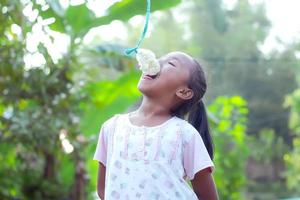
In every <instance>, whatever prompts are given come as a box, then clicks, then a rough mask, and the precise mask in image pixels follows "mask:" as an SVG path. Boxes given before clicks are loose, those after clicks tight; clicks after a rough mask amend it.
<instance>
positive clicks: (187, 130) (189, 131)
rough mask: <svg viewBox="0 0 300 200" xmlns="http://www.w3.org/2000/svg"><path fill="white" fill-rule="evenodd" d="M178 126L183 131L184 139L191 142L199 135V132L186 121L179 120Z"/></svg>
mask: <svg viewBox="0 0 300 200" xmlns="http://www.w3.org/2000/svg"><path fill="white" fill-rule="evenodd" d="M177 124H178V126H179V128H180V130H181V133H182V136H183V139H185V140H190V139H192V138H195V136H197V135H199V132H198V130H197V129H196V128H195V127H194V126H193V125H192V124H191V123H189V122H188V121H186V120H185V119H181V118H177Z"/></svg>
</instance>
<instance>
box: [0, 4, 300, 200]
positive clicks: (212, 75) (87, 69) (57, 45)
mask: <svg viewBox="0 0 300 200" xmlns="http://www.w3.org/2000/svg"><path fill="white" fill-rule="evenodd" d="M299 8H300V2H299V1H295V0H285V1H283V0H268V1H267V0H248V1H247V0H223V1H222V0H181V1H180V0H163V1H162V0H152V11H153V13H152V15H151V21H150V30H149V32H148V33H147V37H146V39H145V42H144V43H143V44H142V48H149V49H151V50H153V51H154V52H156V54H157V56H162V55H164V54H166V53H168V52H170V51H175V50H177V51H184V52H186V53H188V54H190V55H192V56H193V57H195V58H197V59H198V60H199V61H200V62H201V63H202V65H203V67H204V69H205V71H206V74H207V79H208V91H207V93H206V95H205V97H204V102H205V104H206V107H207V110H208V115H209V119H210V125H211V132H212V135H213V138H214V143H215V150H216V156H215V159H214V163H215V165H216V170H215V172H214V178H215V181H216V184H217V187H218V192H219V195H220V199H222V200H273V199H287V198H292V197H294V198H295V197H299V196H300V89H299V86H300V21H299V19H300V12H299ZM145 11H146V1H145V0H144V1H142V0H122V1H115V0H114V1H113V0H88V1H78V0H76V1H72V0H70V1H68V0H32V1H30V0H20V1H19V0H0V13H1V14H0V93H1V95H0V163H1V164H0V199H1V200H6V199H20V200H21V199H30V200H36V199H43V200H48V199H49V200H50V199H55V200H56V199H57V200H61V199H64V200H68V199H70V200H71V199H72V200H83V199H96V198H97V197H96V193H95V191H96V178H97V167H98V163H97V162H96V161H93V160H92V157H93V154H94V151H95V148H96V143H97V138H98V133H99V130H100V127H101V124H102V123H103V122H104V121H105V120H107V119H108V118H110V117H111V116H112V115H114V114H116V113H122V112H127V111H128V109H130V108H131V107H132V106H134V105H135V104H136V103H137V101H138V99H139V98H140V97H141V94H140V93H139V91H138V90H137V88H136V85H137V83H138V80H139V76H140V72H139V71H138V70H137V67H136V62H135V59H133V58H131V57H126V56H124V54H123V50H124V48H126V47H133V46H134V45H135V44H136V42H137V40H138V39H139V36H140V33H141V31H142V28H143V25H144V14H145Z"/></svg>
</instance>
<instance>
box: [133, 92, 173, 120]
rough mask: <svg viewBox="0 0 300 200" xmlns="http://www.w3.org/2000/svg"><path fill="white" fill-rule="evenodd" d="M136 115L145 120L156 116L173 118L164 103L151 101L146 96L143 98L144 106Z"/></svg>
mask: <svg viewBox="0 0 300 200" xmlns="http://www.w3.org/2000/svg"><path fill="white" fill-rule="evenodd" d="M136 113H137V114H138V115H139V116H141V117H145V118H151V117H155V116H161V117H162V116H171V114H170V109H169V108H168V107H167V106H165V105H164V104H163V103H162V102H159V101H155V100H153V99H149V98H147V97H145V96H144V97H143V101H142V104H141V106H140V107H139V108H138V110H137V111H136Z"/></svg>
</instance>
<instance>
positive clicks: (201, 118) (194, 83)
mask: <svg viewBox="0 0 300 200" xmlns="http://www.w3.org/2000/svg"><path fill="white" fill-rule="evenodd" d="M193 62H194V64H195V65H194V66H193V69H192V70H191V72H190V78H189V80H188V87H189V88H190V89H191V90H193V92H194V96H193V97H192V98H191V99H189V100H187V101H185V102H184V103H182V104H181V105H179V106H177V107H176V108H175V109H173V110H172V114H173V115H175V116H177V117H179V118H182V119H184V118H185V117H186V116H187V118H188V122H189V123H191V124H192V125H193V126H194V127H195V128H196V129H197V131H198V132H199V133H200V135H201V137H202V140H203V142H204V144H205V147H206V149H207V151H208V154H209V156H210V158H211V159H213V154H214V150H213V142H212V138H211V135H210V131H209V124H208V119H207V114H206V110H205V105H204V103H203V100H202V97H203V96H204V94H205V92H206V88H207V84H206V78H205V74H204V70H203V69H202V66H201V65H200V64H199V62H197V61H196V60H195V59H193Z"/></svg>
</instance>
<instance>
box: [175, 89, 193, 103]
mask: <svg viewBox="0 0 300 200" xmlns="http://www.w3.org/2000/svg"><path fill="white" fill-rule="evenodd" d="M175 94H176V95H177V96H178V97H179V98H180V99H183V100H188V99H191V98H192V97H193V96H194V92H193V90H191V89H190V88H187V87H183V88H179V89H178V90H177V91H176V93H175Z"/></svg>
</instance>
